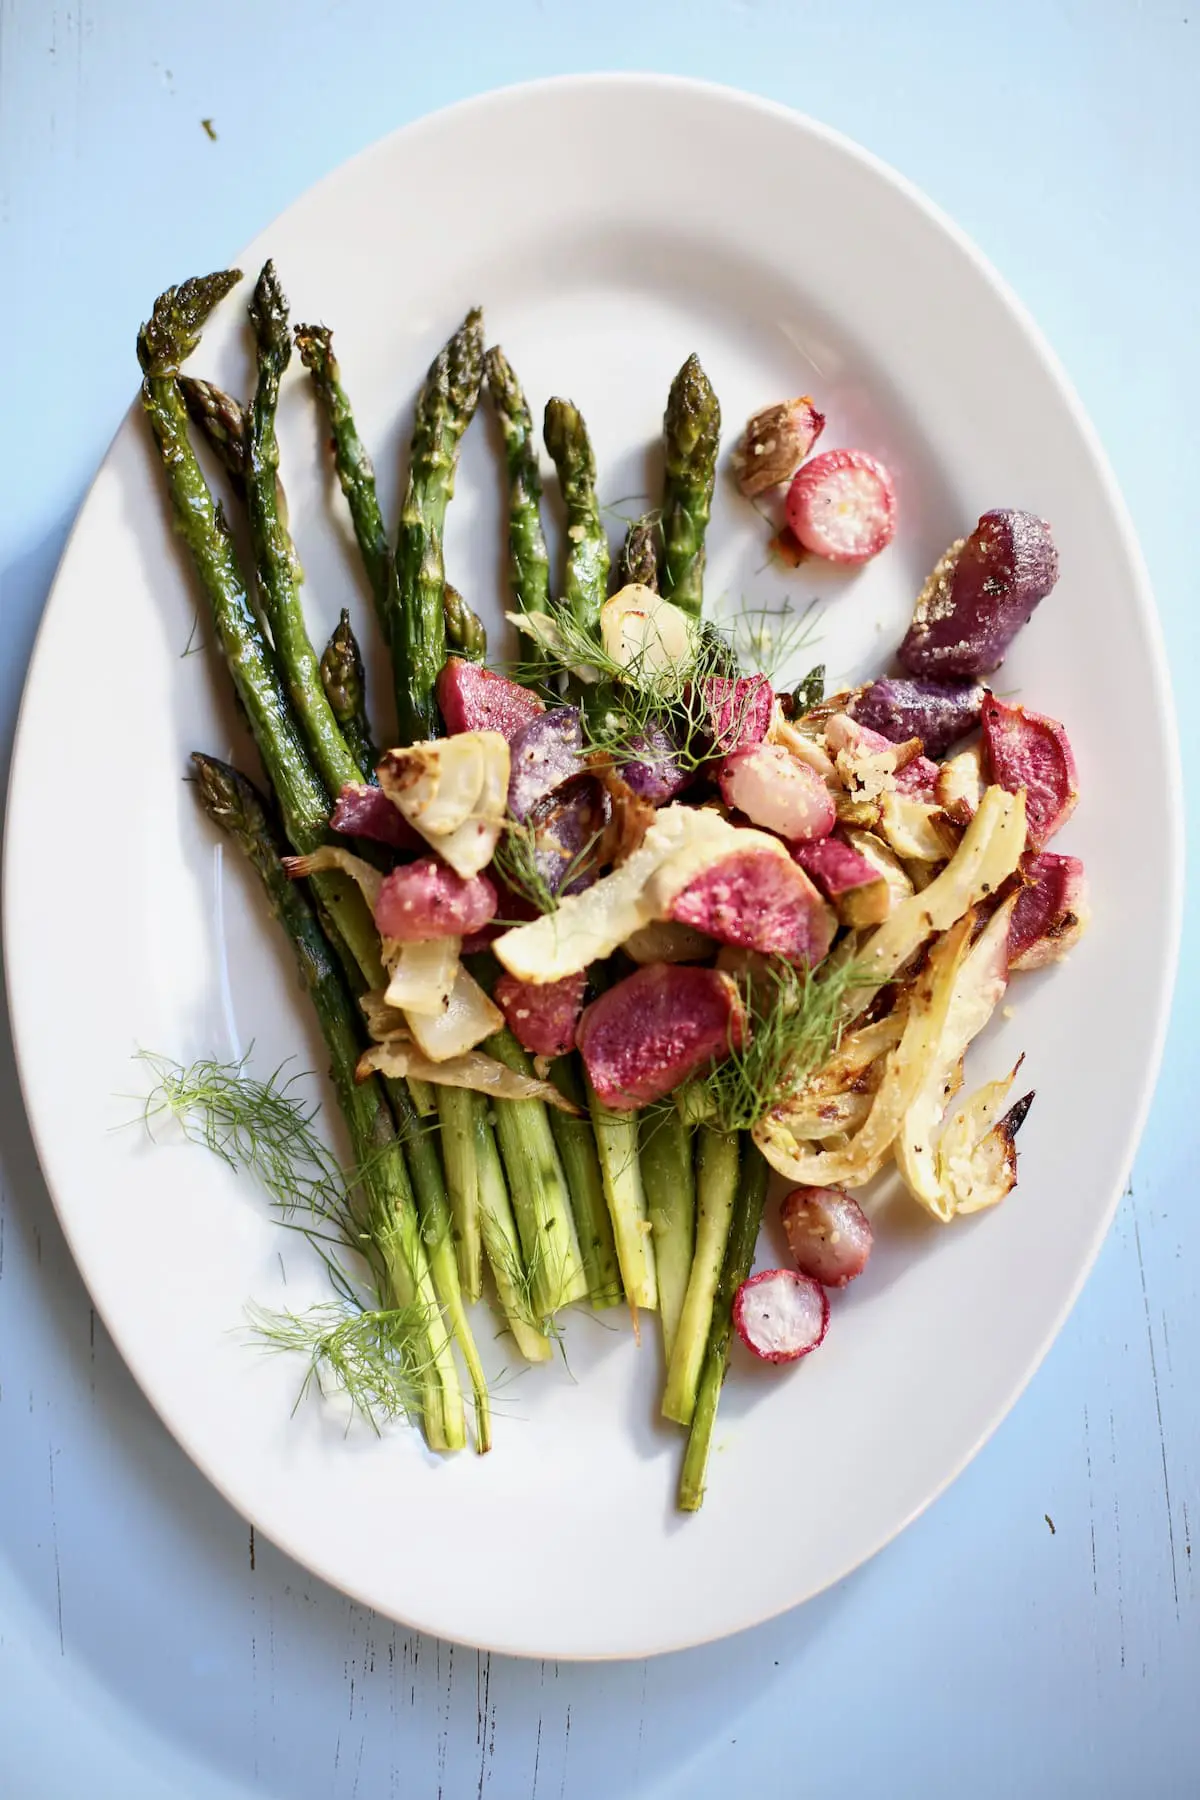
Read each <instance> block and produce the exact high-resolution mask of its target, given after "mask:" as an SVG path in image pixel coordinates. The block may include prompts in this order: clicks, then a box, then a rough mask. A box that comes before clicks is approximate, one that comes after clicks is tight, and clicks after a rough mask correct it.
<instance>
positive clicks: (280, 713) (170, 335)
mask: <svg viewBox="0 0 1200 1800" xmlns="http://www.w3.org/2000/svg"><path fill="white" fill-rule="evenodd" d="M240 280H241V274H240V272H239V271H237V270H232V271H227V272H224V273H220V274H216V275H208V276H201V277H196V278H194V279H192V280H191V281H185V282H184V283H183V285H182V286H181V287H178V288H168V289H167V291H166V292H165V293H164V294H160V296H159V298H158V299H157V300H156V301H155V303H154V311H153V313H152V314H151V316H150V319H149V320H148V322H147V323H146V324H145V325H143V326H142V329H141V331H140V332H139V334H138V360H139V361H140V363H141V366H142V371H143V377H142V406H143V409H144V411H145V413H146V417H147V420H148V421H149V425H150V429H151V431H152V432H153V434H154V439H155V442H156V444H157V446H158V450H159V454H160V456H161V458H162V464H163V471H164V473H165V475H166V479H167V487H168V490H169V493H170V497H171V504H172V508H173V510H174V514H175V527H176V530H177V531H178V533H179V535H180V537H181V538H182V539H183V541H184V543H185V544H186V546H187V549H188V551H189V553H190V555H191V558H192V561H193V564H194V565H195V569H196V573H197V575H198V576H199V578H200V583H201V586H202V587H203V589H204V592H205V595H206V597H207V599H208V602H209V604H210V606H211V608H212V614H213V622H214V624H215V626H216V632H217V639H218V642H219V644H220V647H221V651H222V653H223V655H224V657H225V661H226V663H227V664H228V667H229V672H230V674H231V675H232V676H233V681H234V685H235V687H236V689H237V693H238V698H239V699H240V700H241V702H242V705H243V707H244V709H245V712H246V716H247V718H248V719H249V721H250V728H251V730H252V731H253V733H254V737H255V741H256V742H257V744H258V748H259V752H260V754H261V756H262V759H263V763H264V765H265V767H266V769H267V771H268V774H269V775H270V778H271V784H272V786H273V787H274V789H275V794H276V797H277V799H278V801H279V805H280V809H281V811H282V813H283V819H284V825H285V827H286V829H287V834H288V837H289V838H290V839H291V841H292V843H293V844H294V845H295V846H296V848H297V849H300V850H309V849H315V847H316V845H317V844H319V843H320V842H321V841H322V839H323V838H324V835H325V827H326V822H327V820H328V818H329V812H330V801H329V795H328V793H327V792H326V789H325V788H324V786H323V785H322V783H321V781H320V779H319V777H318V776H317V775H316V774H315V773H314V771H313V769H312V767H311V765H310V764H309V761H308V756H307V753H306V751H305V748H304V744H303V742H302V740H301V737H300V733H299V731H298V730H297V728H296V725H295V721H294V719H293V717H292V709H291V706H290V704H289V701H288V697H287V692H286V690H285V688H284V685H283V682H282V680H281V679H280V674H279V668H278V665H277V663H276V660H275V657H274V655H273V654H272V652H271V650H270V647H269V646H268V645H267V643H266V641H265V639H264V638H263V635H262V632H261V629H260V627H259V623H258V620H257V618H256V617H255V614H254V609H253V607H252V606H251V604H250V601H249V598H248V596H247V592H246V584H245V582H244V581H243V579H242V574H241V570H240V569H239V567H238V562H237V556H236V553H235V551H234V547H233V539H232V536H231V535H230V531H229V527H228V525H227V523H226V520H225V515H224V512H223V511H222V509H221V507H220V506H219V505H214V504H213V499H212V495H211V494H210V493H209V490H208V484H207V483H206V481H205V479H204V476H203V474H202V472H201V469H200V464H199V463H198V462H197V460H196V456H195V453H194V451H193V450H192V446H191V442H190V439H189V437H188V429H187V411H186V409H185V406H184V402H183V397H182V395H181V394H180V391H179V384H178V381H177V379H176V377H177V375H178V373H179V366H180V363H181V362H182V361H183V360H184V359H185V358H186V357H188V356H190V355H191V353H192V351H193V350H194V349H195V347H196V345H197V343H198V342H199V339H200V332H201V330H202V329H203V326H204V322H205V320H206V319H207V317H208V315H209V313H210V312H211V311H212V309H213V308H214V307H215V306H216V305H217V303H218V302H219V301H220V300H222V299H223V298H224V296H225V295H226V294H227V293H229V291H230V289H231V288H233V287H234V286H235V285H236V283H237V282H238V281H240ZM345 885H346V884H345V882H344V878H343V883H342V886H343V887H345ZM349 885H350V887H351V888H353V884H352V883H351V884H349ZM353 891H354V892H355V893H357V889H354V890H353ZM347 900H348V896H347ZM360 904H361V903H360ZM363 910H364V911H365V908H364V909H363ZM368 916H369V915H368Z"/></svg>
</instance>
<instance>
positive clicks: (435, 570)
mask: <svg viewBox="0 0 1200 1800" xmlns="http://www.w3.org/2000/svg"><path fill="white" fill-rule="evenodd" d="M482 377H483V315H482V313H480V312H479V310H478V309H476V310H475V311H473V312H470V313H468V314H467V317H466V318H465V320H464V321H463V323H462V325H461V326H460V327H459V329H458V330H457V331H456V332H455V334H454V336H453V337H452V338H451V339H450V341H449V343H447V344H446V345H445V346H444V348H443V349H441V350H440V351H439V352H438V354H437V356H435V357H434V359H433V363H432V365H431V367H430V370H429V373H428V375H427V376H426V378H425V385H424V387H423V388H422V389H421V393H420V396H419V398H418V400H417V416H416V422H415V424H414V427H413V437H412V451H411V455H410V459H409V471H408V489H407V492H406V493H405V496H404V506H403V509H402V511H401V514H400V532H399V536H398V538H397V541H396V555H395V559H394V564H393V567H392V571H391V576H390V580H389V583H388V600H387V630H386V636H387V640H388V643H389V644H390V646H391V651H392V669H393V675H394V679H395V683H396V717H397V719H398V721H399V727H400V741H401V742H402V743H405V744H414V743H418V742H419V741H421V740H422V739H424V738H432V737H436V736H437V735H438V732H439V730H440V728H441V727H440V723H439V719H438V712H437V705H436V702H435V699H434V688H435V685H436V682H437V678H438V676H439V675H440V674H441V672H442V665H443V663H444V662H445V660H446V619H445V612H444V607H443V592H442V590H443V588H444V586H445V569H444V564H443V559H442V532H443V528H444V525H445V520H446V507H447V505H448V504H449V501H450V498H451V495H452V494H453V492H454V475H455V470H456V468H457V466H458V450H459V445H460V443H461V442H462V435H463V432H464V431H465V430H466V428H467V426H468V425H469V424H470V422H471V418H472V415H473V414H474V411H475V407H476V403H477V402H478V399H479V387H480V382H481V380H482Z"/></svg>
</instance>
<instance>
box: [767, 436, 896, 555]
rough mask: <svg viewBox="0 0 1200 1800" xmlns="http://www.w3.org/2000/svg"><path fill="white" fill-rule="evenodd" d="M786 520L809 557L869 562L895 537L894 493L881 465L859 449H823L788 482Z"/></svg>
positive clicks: (892, 486)
mask: <svg viewBox="0 0 1200 1800" xmlns="http://www.w3.org/2000/svg"><path fill="white" fill-rule="evenodd" d="M787 520H788V524H789V525H790V526H791V528H792V530H793V531H794V532H795V534H796V536H797V537H798V538H799V540H800V542H801V543H802V544H803V545H804V548H805V549H806V550H811V551H812V553H813V555H814V556H824V557H826V558H827V559H828V561H830V562H837V563H864V562H869V561H870V559H871V557H873V556H878V555H879V552H880V551H881V550H882V549H884V548H885V547H886V546H887V545H888V544H890V543H891V541H892V538H893V537H894V536H895V532H896V489H895V487H894V485H893V483H892V478H891V476H890V475H889V474H888V471H887V470H886V469H885V468H884V466H883V464H882V463H881V462H878V461H876V459H875V457H873V456H868V455H867V453H866V451H865V450H826V451H825V452H824V453H823V454H822V455H820V456H814V457H813V459H812V461H811V462H806V463H805V464H804V467H803V468H802V469H801V470H800V471H799V473H798V474H797V475H796V477H795V479H794V480H793V482H792V485H791V487H790V488H789V489H788V496H787Z"/></svg>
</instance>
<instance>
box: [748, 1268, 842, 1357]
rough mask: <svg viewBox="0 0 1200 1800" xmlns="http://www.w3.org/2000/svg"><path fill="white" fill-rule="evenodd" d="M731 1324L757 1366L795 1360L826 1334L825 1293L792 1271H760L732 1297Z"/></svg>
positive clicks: (826, 1310) (827, 1299) (827, 1302)
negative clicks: (762, 1363)
mask: <svg viewBox="0 0 1200 1800" xmlns="http://www.w3.org/2000/svg"><path fill="white" fill-rule="evenodd" d="M733 1323H734V1325H735V1326H736V1328H737V1334H738V1336H739V1337H740V1338H741V1340H742V1342H743V1344H745V1346H746V1348H747V1350H749V1351H750V1352H751V1353H752V1354H753V1355H754V1356H757V1357H758V1358H759V1360H760V1361H761V1362H769V1363H785V1362H798V1361H799V1359H800V1358H801V1357H802V1356H807V1355H808V1353H809V1351H810V1350H815V1349H816V1347H817V1345H818V1344H819V1343H820V1342H821V1339H822V1338H823V1337H824V1336H825V1333H826V1331H827V1329H828V1327H829V1295H828V1294H827V1293H826V1292H825V1289H824V1288H823V1287H822V1286H821V1284H820V1282H819V1281H814V1280H813V1279H812V1277H811V1276H809V1275H797V1273H796V1271H795V1269H764V1270H763V1272H762V1274H761V1275H752V1276H751V1277H750V1279H749V1281H743V1283H742V1285H741V1287H740V1288H739V1289H738V1291H737V1293H736V1294H735V1295H734V1298H733Z"/></svg>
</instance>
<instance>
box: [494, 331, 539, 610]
mask: <svg viewBox="0 0 1200 1800" xmlns="http://www.w3.org/2000/svg"><path fill="white" fill-rule="evenodd" d="M484 368H485V370H486V373H487V385H488V393H489V394H490V395H491V397H492V404H493V406H494V407H495V409H496V417H497V418H498V419H499V421H500V430H501V432H502V433H503V436H504V455H505V460H506V462H507V464H508V580H509V586H510V587H511V589H512V595H513V599H514V600H515V601H516V603H517V605H518V606H519V607H520V608H521V611H522V612H548V611H549V608H550V558H549V555H548V554H547V551H546V537H545V533H544V532H543V530H542V514H541V498H542V478H541V475H540V474H539V472H538V459H537V445H536V443H535V441H534V436H533V419H532V417H531V415H530V411H529V404H528V402H527V401H526V399H525V395H524V393H523V392H522V389H521V384H520V382H519V381H518V380H517V378H516V376H515V375H514V373H513V370H512V366H511V364H510V363H509V360H508V358H507V357H506V356H505V354H504V352H503V350H501V349H500V347H499V346H498V345H496V346H494V347H493V348H492V349H491V350H489V351H488V353H487V356H486V357H485V358H484Z"/></svg>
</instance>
